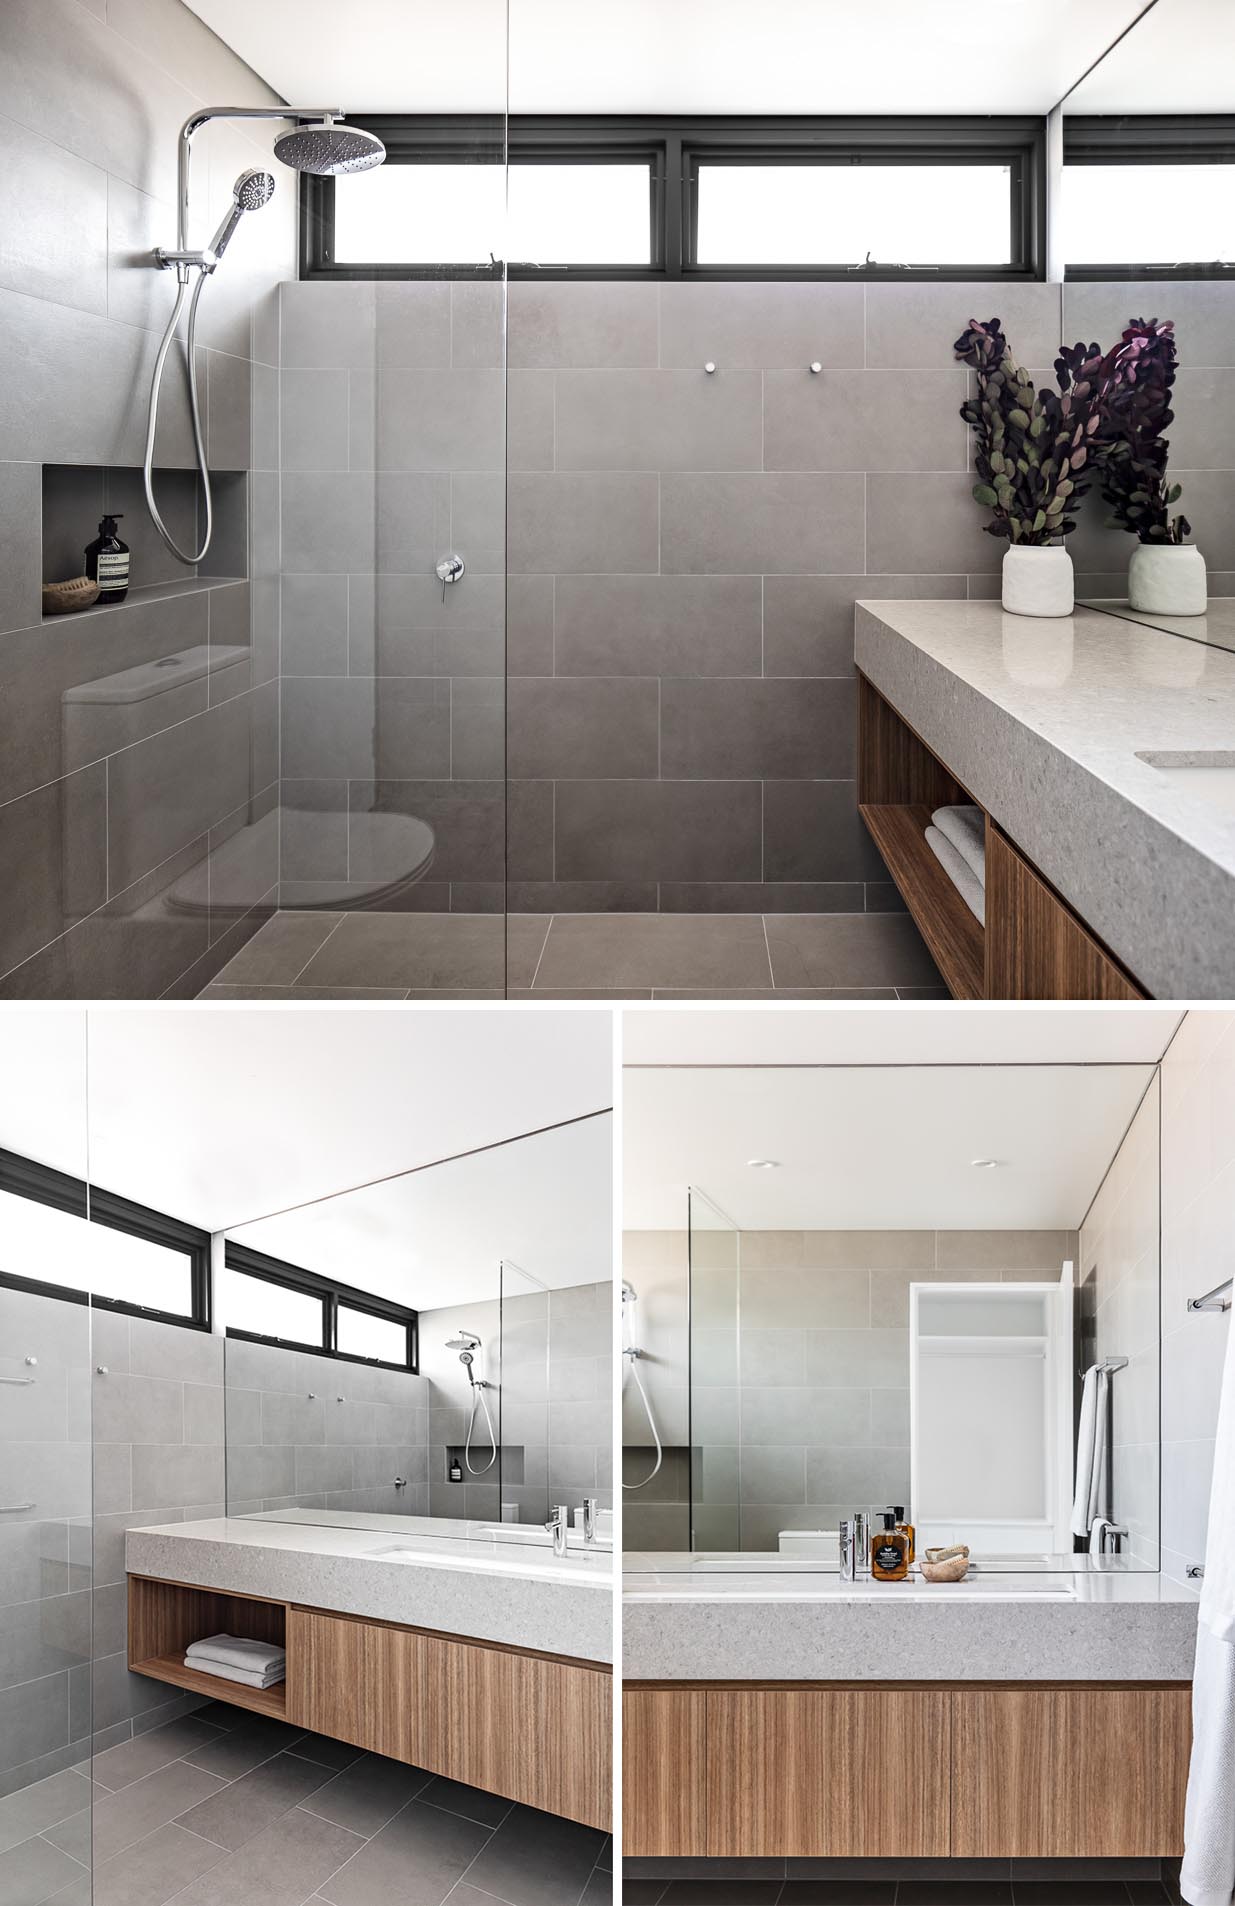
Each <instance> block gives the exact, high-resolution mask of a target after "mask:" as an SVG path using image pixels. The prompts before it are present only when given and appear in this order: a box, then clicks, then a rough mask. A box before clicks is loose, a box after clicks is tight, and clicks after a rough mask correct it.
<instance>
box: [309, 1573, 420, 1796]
mask: <svg viewBox="0 0 1235 1906" xmlns="http://www.w3.org/2000/svg"><path fill="white" fill-rule="evenodd" d="M426 1646H427V1642H426V1637H425V1636H423V1635H419V1634H416V1633H414V1632H412V1631H410V1630H407V1629H402V1628H382V1627H379V1626H377V1625H376V1624H375V1623H370V1622H363V1621H347V1620H345V1619H343V1618H342V1617H339V1616H334V1615H315V1614H311V1613H309V1611H308V1610H307V1609H303V1608H293V1609H290V1610H289V1611H288V1641H287V1675H288V1681H287V1718H288V1720H289V1721H291V1722H293V1723H294V1724H295V1725H296V1726H298V1727H310V1728H312V1729H313V1730H314V1731H315V1732H316V1733H319V1734H329V1735H331V1736H332V1737H333V1738H334V1739H335V1740H340V1741H349V1742H350V1743H351V1745H352V1746H353V1747H365V1748H367V1749H368V1750H369V1752H370V1753H374V1754H386V1755H388V1756H389V1757H390V1758H391V1759H392V1760H402V1761H407V1762H408V1763H410V1764H411V1765H412V1766H423V1765H425V1764H426V1763H425V1762H423V1761H422V1759H421V1753H422V1749H423V1743H424V1696H423V1688H424V1678H425V1648H426Z"/></svg>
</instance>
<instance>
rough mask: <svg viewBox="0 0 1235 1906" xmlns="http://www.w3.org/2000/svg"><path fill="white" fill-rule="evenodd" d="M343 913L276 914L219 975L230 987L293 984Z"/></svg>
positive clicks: (220, 979)
mask: <svg viewBox="0 0 1235 1906" xmlns="http://www.w3.org/2000/svg"><path fill="white" fill-rule="evenodd" d="M342 918H343V915H342V914H340V913H276V914H275V915H274V916H273V918H272V919H270V920H267V922H266V924H265V926H264V927H262V928H261V930H260V932H258V933H255V934H254V935H253V938H252V939H251V940H250V941H249V942H248V943H247V945H245V946H244V947H242V949H241V951H240V952H239V953H238V954H237V955H236V957H235V958H234V959H233V960H229V962H228V964H227V965H226V966H225V967H224V968H223V971H222V972H221V973H220V974H219V982H220V983H221V984H225V985H228V986H241V985H253V986H291V985H293V984H294V982H295V981H296V979H297V978H298V977H299V976H300V974H301V973H302V972H303V970H304V968H305V967H306V966H307V965H308V963H309V961H310V960H311V959H312V957H313V955H314V954H315V953H316V952H317V951H318V949H319V948H320V947H321V945H322V943H323V941H325V940H327V939H328V938H329V937H330V935H331V934H332V933H333V932H334V929H335V928H336V927H337V926H338V924H339V922H340V920H341V919H342Z"/></svg>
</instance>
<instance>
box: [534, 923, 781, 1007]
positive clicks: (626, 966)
mask: <svg viewBox="0 0 1235 1906" xmlns="http://www.w3.org/2000/svg"><path fill="white" fill-rule="evenodd" d="M771 977H772V975H771V968H770V967H769V964H768V949H767V942H766V941H765V939H764V933H763V922H762V920H761V918H760V917H759V915H758V914H685V913H674V914H663V913H569V914H555V915H554V918H553V924H552V926H551V928H550V930H549V937H548V939H547V940H546V942H545V948H544V952H543V954H542V955H541V959H540V966H539V969H538V971H537V974H536V982H535V983H536V991H537V992H538V993H539V992H549V991H552V992H558V991H560V990H561V989H563V988H579V987H592V986H604V987H621V988H623V989H625V988H627V987H632V986H635V987H653V988H655V989H657V990H659V989H660V988H662V987H672V988H675V989H678V988H684V987H706V988H709V989H720V988H728V987H751V986H755V987H763V986H767V985H769V984H770V983H771Z"/></svg>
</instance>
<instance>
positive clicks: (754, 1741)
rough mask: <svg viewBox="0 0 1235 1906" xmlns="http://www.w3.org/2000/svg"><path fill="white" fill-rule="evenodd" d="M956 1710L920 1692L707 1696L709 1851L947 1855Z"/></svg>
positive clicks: (753, 1854) (758, 1692)
mask: <svg viewBox="0 0 1235 1906" xmlns="http://www.w3.org/2000/svg"><path fill="white" fill-rule="evenodd" d="M950 1726H951V1709H950V1706H949V1697H948V1695H947V1694H946V1693H941V1692H935V1691H933V1690H926V1689H923V1690H921V1691H919V1690H916V1689H915V1690H912V1691H903V1690H887V1691H884V1690H876V1689H870V1690H867V1689H854V1690H843V1689H801V1690H797V1689H795V1690H786V1689H755V1690H752V1691H750V1692H746V1691H736V1690H734V1691H729V1690H726V1691H724V1692H717V1693H711V1692H709V1693H708V1695H707V1743H708V1759H707V1823H708V1827H707V1851H708V1853H709V1854H711V1855H713V1856H729V1857H736V1856H739V1855H747V1856H750V1857H762V1856H772V1857H775V1856H777V1855H780V1854H785V1855H793V1856H796V1857H804V1856H815V1857H820V1858H828V1857H844V1856H850V1857H856V1858H875V1857H883V1858H902V1859H926V1858H943V1857H946V1855H947V1853H948V1851H949V1841H950V1834H949V1818H948V1814H949V1805H948V1800H949V1796H948V1764H949V1732H950Z"/></svg>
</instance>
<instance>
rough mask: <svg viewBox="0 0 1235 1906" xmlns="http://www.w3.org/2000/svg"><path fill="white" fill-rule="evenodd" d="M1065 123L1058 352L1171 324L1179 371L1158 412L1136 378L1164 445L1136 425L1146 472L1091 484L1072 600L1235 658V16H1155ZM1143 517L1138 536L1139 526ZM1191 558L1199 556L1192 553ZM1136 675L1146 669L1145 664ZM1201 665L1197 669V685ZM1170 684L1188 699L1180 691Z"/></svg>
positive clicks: (1154, 9) (1133, 33) (1198, 5)
mask: <svg viewBox="0 0 1235 1906" xmlns="http://www.w3.org/2000/svg"><path fill="white" fill-rule="evenodd" d="M1063 113H1064V118H1063V140H1064V171H1063V188H1062V221H1061V230H1060V232H1059V240H1060V250H1061V255H1062V258H1063V261H1064V263H1065V268H1066V276H1065V280H1064V284H1063V337H1064V341H1065V343H1075V342H1076V341H1077V340H1078V339H1081V338H1083V339H1084V340H1085V342H1086V343H1091V342H1095V341H1096V342H1098V343H1100V344H1101V346H1102V347H1103V349H1104V350H1106V349H1109V348H1110V347H1111V346H1113V345H1116V344H1117V343H1118V341H1119V339H1120V336H1121V333H1123V332H1124V331H1125V328H1126V327H1127V326H1129V325H1130V324H1132V323H1133V322H1134V321H1136V320H1158V321H1159V323H1161V322H1163V321H1166V320H1170V323H1171V326H1172V336H1173V340H1174V356H1175V359H1176V360H1177V364H1176V368H1175V371H1174V384H1173V388H1170V389H1168V390H1165V391H1162V393H1161V401H1159V397H1158V395H1156V393H1157V391H1158V390H1159V388H1160V387H1159V385H1158V383H1157V379H1156V372H1155V369H1154V365H1153V364H1152V363H1151V364H1150V368H1149V370H1148V371H1144V370H1143V371H1141V372H1140V373H1139V377H1140V383H1141V387H1142V389H1143V390H1144V389H1146V388H1147V387H1148V389H1149V392H1150V395H1149V397H1148V399H1147V400H1146V404H1145V406H1143V407H1142V408H1141V410H1140V416H1141V418H1142V420H1145V419H1151V420H1152V419H1154V418H1157V419H1158V423H1156V424H1155V426H1154V428H1152V429H1144V421H1143V422H1142V429H1143V430H1144V438H1145V441H1144V444H1143V446H1142V452H1143V455H1142V458H1141V461H1140V462H1139V464H1138V465H1136V466H1134V465H1133V464H1132V463H1131V462H1129V461H1127V460H1126V459H1125V460H1124V461H1123V462H1122V463H1121V464H1120V465H1119V466H1117V480H1116V481H1115V482H1114V483H1113V484H1110V485H1104V484H1102V482H1101V481H1100V477H1099V476H1095V477H1094V480H1093V487H1092V491H1091V494H1090V495H1089V497H1087V498H1086V499H1085V502H1084V503H1083V504H1082V507H1081V513H1080V526H1079V528H1078V529H1077V531H1076V533H1075V534H1074V535H1073V536H1072V537H1070V538H1069V544H1070V547H1071V549H1072V555H1073V559H1074V561H1075V564H1076V571H1077V596H1078V600H1080V601H1082V602H1084V603H1085V604H1086V605H1088V606H1089V607H1092V608H1096V609H1101V610H1103V611H1105V612H1106V613H1108V614H1112V615H1116V616H1119V617H1122V618H1124V619H1125V620H1127V621H1129V622H1136V623H1141V624H1145V625H1148V626H1149V627H1152V628H1155V629H1160V630H1164V631H1166V632H1167V633H1169V634H1171V635H1178V636H1183V637H1186V638H1187V639H1188V640H1190V641H1192V642H1198V643H1207V644H1209V645H1210V646H1211V647H1214V648H1221V649H1227V650H1230V649H1235V451H1233V450H1232V448H1231V445H1232V441H1233V437H1235V432H1233V428H1232V426H1233V425H1235V19H1233V17H1232V15H1231V13H1230V10H1229V9H1227V8H1224V7H1215V6H1213V5H1212V4H1207V0H1156V4H1155V5H1153V6H1150V7H1146V8H1145V9H1144V11H1143V12H1142V14H1141V15H1140V17H1139V18H1138V19H1137V20H1136V21H1135V23H1134V24H1133V25H1132V26H1131V27H1130V29H1129V30H1128V31H1127V32H1126V33H1124V34H1122V35H1121V36H1120V37H1118V38H1117V39H1116V40H1115V41H1114V43H1113V44H1112V46H1111V47H1110V50H1109V51H1108V52H1107V53H1106V54H1105V56H1104V57H1103V58H1102V59H1100V60H1099V61H1098V62H1097V63H1096V64H1095V65H1094V66H1093V67H1092V68H1091V70H1090V71H1089V72H1087V73H1086V74H1085V76H1084V77H1083V78H1082V79H1081V80H1080V82H1079V83H1078V84H1077V85H1076V86H1075V87H1074V88H1073V89H1072V91H1071V92H1070V93H1069V94H1068V96H1067V98H1066V99H1065V101H1064V108H1063ZM1163 350H1165V351H1166V353H1167V356H1168V357H1169V356H1170V354H1171V347H1170V346H1169V345H1163V344H1162V341H1161V339H1154V340H1150V341H1149V345H1148V353H1149V358H1150V359H1151V360H1157V359H1158V358H1159V356H1160V354H1161V351H1163ZM1163 406H1165V410H1164V409H1163ZM1104 434H1105V426H1104ZM1117 434H1118V433H1117ZM1118 472H1122V474H1118ZM1159 478H1161V479H1162V482H1161V485H1160V484H1159V481H1158V479H1159ZM1146 479H1148V481H1146ZM1175 486H1178V490H1179V494H1178V496H1177V497H1176V496H1172V497H1171V500H1170V501H1169V502H1167V503H1166V504H1165V507H1164V508H1159V507H1158V493H1159V489H1160V488H1162V487H1164V488H1165V490H1166V492H1167V493H1168V494H1170V493H1171V492H1173V491H1174V489H1175ZM1103 490H1105V494H1101V493H1100V492H1101V491H1103ZM1138 491H1139V492H1140V494H1139V496H1138V495H1137V494H1136V493H1137V492H1138ZM1147 491H1148V493H1149V497H1150V498H1151V499H1152V507H1149V508H1147V507H1146V492H1147ZM1138 509H1139V510H1140V514H1139V516H1138V517H1136V521H1139V522H1140V523H1142V524H1143V525H1144V526H1145V527H1144V530H1143V532H1141V533H1138V531H1137V528H1136V524H1135V522H1134V520H1133V517H1134V515H1135V513H1136V511H1137V510H1138ZM1155 516H1157V517H1160V518H1162V519H1163V520H1164V521H1167V522H1169V523H1171V524H1175V523H1177V522H1179V519H1182V522H1180V523H1179V527H1178V529H1177V530H1172V531H1171V535H1172V537H1173V536H1175V535H1178V536H1179V538H1180V541H1179V542H1178V543H1176V542H1173V541H1171V542H1162V541H1157V542H1154V543H1149V544H1146V543H1143V542H1142V534H1143V535H1144V536H1146V537H1147V536H1149V535H1150V534H1151V533H1152V534H1153V535H1155V536H1159V535H1160V534H1161V531H1160V530H1155V531H1152V532H1151V531H1150V529H1149V523H1150V521H1151V520H1152V519H1153V518H1154V517H1155ZM1189 546H1192V551H1193V553H1192V554H1186V553H1185V550H1187V549H1188V548H1189ZM1196 551H1199V552H1200V558H1203V560H1204V565H1205V569H1206V570H1207V578H1205V577H1203V576H1202V574H1201V567H1200V559H1199V558H1197V557H1196V555H1195V552H1196ZM1132 660H1133V664H1134V666H1135V665H1136V661H1137V655H1136V651H1135V650H1134V651H1133V655H1132ZM1203 666H1204V664H1203V658H1202V659H1198V661H1197V662H1196V670H1197V673H1196V675H1195V676H1194V677H1193V678H1192V680H1193V682H1195V680H1197V679H1199V677H1200V674H1201V673H1202V672H1203ZM1169 685H1170V684H1169V683H1166V684H1164V686H1169ZM1175 685H1177V686H1188V685H1191V684H1190V683H1189V682H1188V681H1187V679H1186V678H1184V679H1181V678H1176V682H1175Z"/></svg>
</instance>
